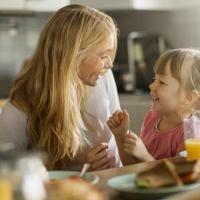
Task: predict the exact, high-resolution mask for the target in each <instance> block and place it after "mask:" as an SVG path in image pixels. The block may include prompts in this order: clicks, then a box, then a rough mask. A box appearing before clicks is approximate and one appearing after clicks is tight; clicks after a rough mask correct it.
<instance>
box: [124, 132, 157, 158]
mask: <svg viewBox="0 0 200 200" xmlns="http://www.w3.org/2000/svg"><path fill="white" fill-rule="evenodd" d="M124 151H125V152H126V153H127V154H129V155H132V156H133V157H135V158H137V159H139V160H141V161H151V160H154V158H153V157H152V156H151V155H150V154H149V152H148V151H147V149H146V146H145V145H144V143H143V141H142V140H141V139H140V138H139V137H138V136H137V135H136V134H134V133H133V132H131V131H129V132H128V134H127V137H126V138H125V140H124Z"/></svg>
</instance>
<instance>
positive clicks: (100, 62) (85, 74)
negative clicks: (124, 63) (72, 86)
mask: <svg viewBox="0 0 200 200" xmlns="http://www.w3.org/2000/svg"><path fill="white" fill-rule="evenodd" d="M113 47H114V38H113V36H112V35H110V36H109V37H107V39H106V40H104V41H103V42H101V43H100V44H99V45H98V46H97V48H96V49H94V51H93V52H91V54H90V55H88V57H87V58H86V59H85V60H84V61H83V62H82V63H81V64H80V66H79V78H80V79H81V80H82V82H83V83H84V84H86V85H90V86H95V85H96V82H97V80H98V79H99V78H100V77H101V76H102V75H103V74H104V73H105V72H106V71H107V70H108V69H109V68H111V67H112V60H111V54H112V51H113Z"/></svg>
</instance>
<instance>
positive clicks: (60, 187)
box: [47, 177, 104, 200]
mask: <svg viewBox="0 0 200 200" xmlns="http://www.w3.org/2000/svg"><path fill="white" fill-rule="evenodd" d="M47 193H48V200H69V199H70V200H94V199H95V200H103V199H104V198H103V196H102V194H101V193H100V192H99V191H98V190H97V189H96V188H95V187H94V186H93V185H91V184H89V183H87V182H85V181H84V180H82V179H81V178H77V177H76V178H75V177H72V178H68V179H62V180H58V179H57V180H56V179H55V180H50V181H49V182H48V183H47Z"/></svg>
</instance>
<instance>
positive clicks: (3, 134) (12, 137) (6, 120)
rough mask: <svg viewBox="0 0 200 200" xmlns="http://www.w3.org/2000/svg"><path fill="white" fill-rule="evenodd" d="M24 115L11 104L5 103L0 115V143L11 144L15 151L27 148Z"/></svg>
mask: <svg viewBox="0 0 200 200" xmlns="http://www.w3.org/2000/svg"><path fill="white" fill-rule="evenodd" d="M26 121H27V120H26V115H25V114H24V113H23V112H22V111H20V110H19V109H17V108H16V107H15V106H14V105H13V104H12V103H11V102H7V103H6V105H5V106H4V107H3V108H2V112H1V114H0V141H1V142H2V143H6V142H9V143H13V145H14V146H15V148H16V149H20V150H21V149H24V148H26V147H27V144H28V138H27V135H26Z"/></svg>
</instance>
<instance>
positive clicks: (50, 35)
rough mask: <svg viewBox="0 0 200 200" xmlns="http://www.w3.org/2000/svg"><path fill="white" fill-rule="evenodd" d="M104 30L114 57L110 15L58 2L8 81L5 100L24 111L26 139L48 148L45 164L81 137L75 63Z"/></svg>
mask: <svg viewBox="0 0 200 200" xmlns="http://www.w3.org/2000/svg"><path fill="white" fill-rule="evenodd" d="M110 34H112V35H113V36H114V44H115V45H114V50H113V55H112V57H113V59H114V56H115V53H116V47H117V28H116V26H115V24H114V22H113V20H112V18H111V17H109V16H108V15H106V14H104V13H102V12H100V11H98V10H95V9H93V8H88V7H84V6H81V5H69V6H66V7H63V8H61V9H60V10H58V11H57V12H56V13H55V14H54V15H53V16H52V17H51V18H50V20H49V21H48V23H47V24H46V26H45V27H44V29H43V31H42V33H41V35H40V39H39V42H38V45H37V48H36V50H35V52H34V54H33V56H32V58H31V59H29V60H28V61H27V62H26V63H25V65H24V66H23V68H22V70H21V72H20V73H19V76H18V77H17V79H16V80H15V82H14V86H13V88H12V90H11V94H10V99H11V102H12V103H13V104H14V105H15V106H16V107H17V108H19V109H20V110H22V111H23V112H25V113H26V115H27V134H28V137H29V141H30V145H31V146H32V147H33V148H36V149H39V150H42V151H45V152H47V153H48V155H49V158H50V162H51V166H50V168H54V167H55V165H56V163H57V162H59V161H60V160H62V159H64V158H66V157H67V158H73V157H74V156H75V155H76V153H77V151H78V149H79V148H80V147H81V146H82V145H83V143H84V142H85V141H87V138H86V136H85V135H84V132H83V129H84V128H85V124H84V121H83V119H82V115H81V113H82V111H83V109H84V105H85V103H86V96H87V95H86V86H85V85H84V84H83V83H82V82H81V80H80V79H79V77H78V70H79V65H80V63H81V62H83V60H84V59H85V58H86V57H87V56H89V54H90V52H92V51H93V50H94V48H95V47H97V45H98V44H99V43H100V42H102V41H103V40H104V39H106V38H107V37H108V35H110Z"/></svg>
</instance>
